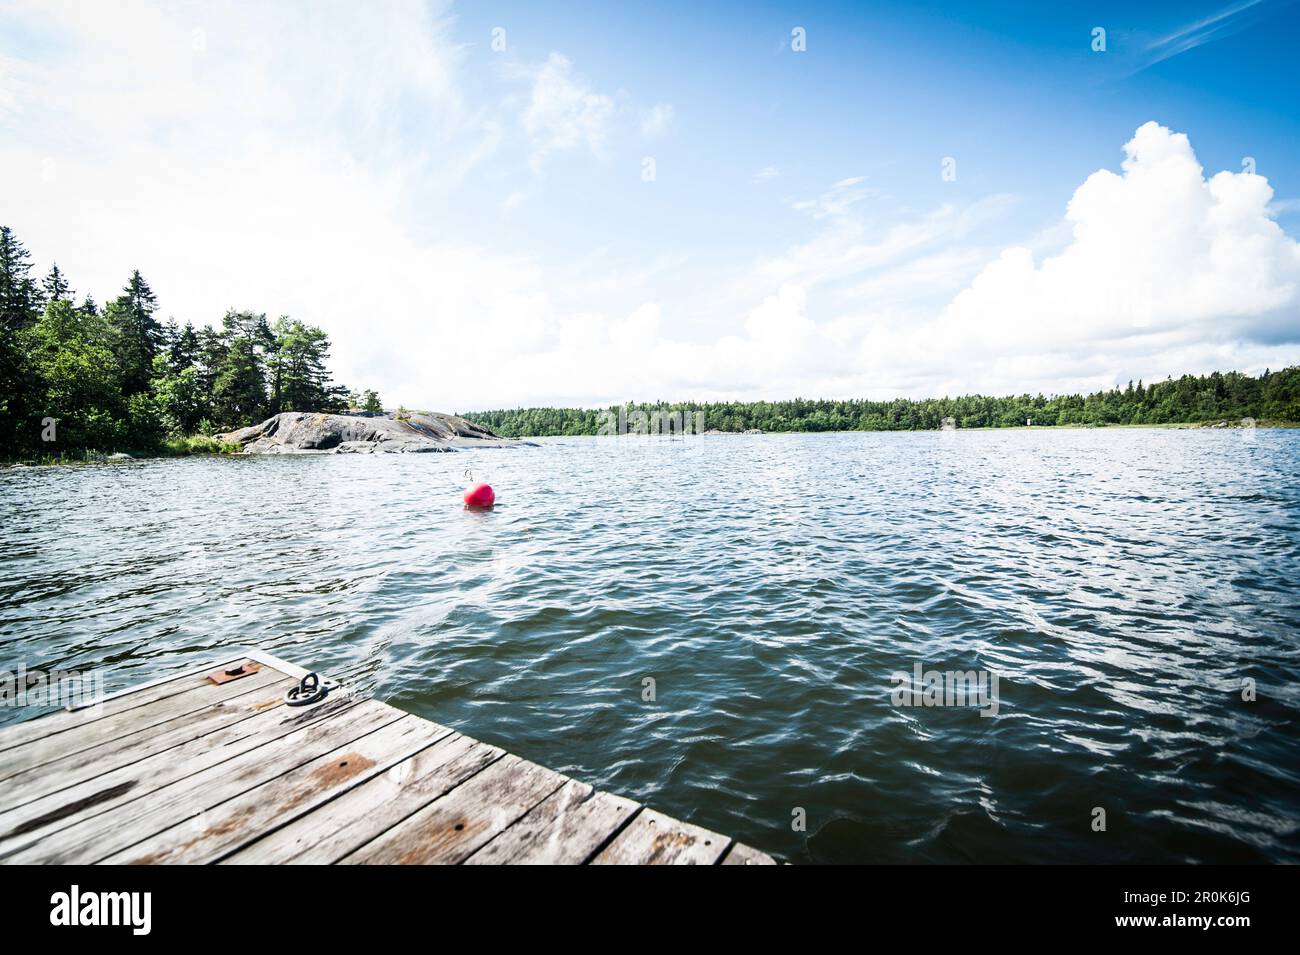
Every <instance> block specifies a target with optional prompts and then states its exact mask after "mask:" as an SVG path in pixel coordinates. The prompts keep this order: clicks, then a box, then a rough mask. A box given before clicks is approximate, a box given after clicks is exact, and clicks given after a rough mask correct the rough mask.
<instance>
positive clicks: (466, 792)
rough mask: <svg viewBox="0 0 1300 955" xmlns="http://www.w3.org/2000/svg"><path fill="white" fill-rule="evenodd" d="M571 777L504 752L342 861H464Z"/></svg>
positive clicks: (453, 862)
mask: <svg viewBox="0 0 1300 955" xmlns="http://www.w3.org/2000/svg"><path fill="white" fill-rule="evenodd" d="M565 781H566V780H565V778H564V777H563V776H561V775H560V774H559V773H556V772H553V771H551V770H549V769H546V768H545V767H542V766H538V765H537V764H536V763H530V762H528V761H527V760H523V759H520V758H519V757H518V756H504V757H502V758H501V759H499V760H497V761H496V762H495V763H493V764H492V765H491V766H489V767H487V769H485V770H483V771H482V772H481V773H478V774H477V775H476V776H474V777H472V778H471V779H470V780H469V781H468V782H466V783H463V784H462V785H460V786H457V787H456V788H455V789H453V790H452V791H451V792H449V793H447V795H445V796H443V797H442V798H440V799H436V800H434V801H433V802H432V803H430V804H429V805H427V806H425V807H424V808H423V809H421V810H420V811H419V812H417V813H415V814H414V815H413V816H411V817H409V818H408V819H405V820H404V821H402V822H400V823H398V824H397V825H396V826H394V827H393V828H391V829H389V830H388V831H387V832H385V833H384V834H383V835H381V836H379V837H378V838H377V839H375V840H373V841H372V842H369V843H367V844H366V845H364V846H362V847H361V848H360V849H358V850H356V851H355V852H353V853H351V854H349V855H348V856H346V857H345V858H344V859H343V860H342V861H343V862H345V863H348V864H375V863H382V864H401V865H430V864H452V865H455V864H458V863H460V862H463V861H465V859H467V858H468V857H469V856H470V855H472V854H473V853H474V851H475V850H476V849H478V848H479V847H480V846H482V845H483V844H484V843H486V842H487V841H488V840H489V839H491V838H492V837H493V836H495V835H496V834H497V833H499V832H501V831H502V830H503V829H506V828H507V827H509V826H511V825H513V824H514V822H515V820H517V819H518V818H519V817H520V816H522V815H524V813H526V812H528V810H530V809H532V808H533V807H534V806H535V805H537V804H538V803H539V802H541V801H542V800H543V799H545V798H546V797H547V796H549V795H550V794H551V793H553V792H555V790H557V789H559V788H560V786H562V785H563V784H564V783H565Z"/></svg>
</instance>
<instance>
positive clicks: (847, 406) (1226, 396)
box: [463, 367, 1300, 437]
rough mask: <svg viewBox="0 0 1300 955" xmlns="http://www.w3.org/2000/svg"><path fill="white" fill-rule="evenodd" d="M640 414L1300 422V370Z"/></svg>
mask: <svg viewBox="0 0 1300 955" xmlns="http://www.w3.org/2000/svg"><path fill="white" fill-rule="evenodd" d="M619 410H620V409H619V408H618V407H617V406H613V407H611V408H608V409H593V408H514V409H507V410H500V411H481V412H467V413H464V415H463V417H465V418H468V419H469V420H470V421H473V422H474V423H475V424H480V425H483V426H484V427H486V428H491V429H492V430H493V431H495V432H496V433H497V434H500V435H504V436H506V437H546V436H553V435H581V434H597V433H598V432H599V431H600V429H601V426H602V424H603V423H604V421H605V420H606V416H607V415H608V414H610V413H613V414H617V413H618V412H619ZM625 410H626V412H627V415H628V418H629V419H634V418H635V417H636V416H637V415H638V414H644V415H645V416H646V417H647V418H648V417H650V416H652V415H654V414H661V415H663V414H667V415H676V414H678V413H680V414H682V415H683V416H685V417H686V420H688V421H693V420H694V417H693V416H694V415H695V413H696V412H701V411H702V412H704V427H705V429H717V430H719V431H745V430H747V429H750V428H759V429H761V430H763V431H925V430H935V429H937V428H939V427H940V426H941V425H942V423H943V419H944V418H952V419H954V421H955V422H956V424H957V426H958V427H960V428H1012V427H1023V426H1024V425H1025V422H1026V421H1032V422H1033V424H1034V425H1086V426H1093V427H1096V426H1101V425H1108V424H1124V425H1127V424H1174V423H1196V422H1203V421H1220V420H1227V421H1235V420H1239V419H1241V418H1256V419H1258V420H1260V421H1265V420H1274V421H1300V367H1294V368H1287V369H1284V370H1282V371H1277V372H1268V371H1266V372H1264V374H1262V375H1260V376H1259V377H1258V378H1254V377H1251V376H1250V375H1244V374H1241V373H1239V372H1235V371H1231V372H1226V373H1221V372H1214V373H1213V374H1211V375H1203V376H1200V377H1197V376H1193V375H1184V376H1183V377H1181V378H1178V379H1176V380H1175V379H1172V378H1171V379H1169V380H1167V381H1163V382H1158V383H1156V384H1153V385H1149V386H1146V385H1143V384H1142V383H1141V382H1138V383H1137V385H1136V386H1134V385H1133V384H1131V383H1130V384H1129V386H1128V387H1127V388H1115V389H1112V390H1110V391H1099V392H1096V393H1095V394H1091V395H1053V396H1051V397H1044V396H1043V395H1019V396H1011V397H1005V398H992V397H986V396H984V395H966V396H963V397H960V398H926V399H923V400H919V401H917V400H912V399H909V398H896V399H893V400H892V401H866V400H860V399H849V400H844V401H812V400H807V399H803V398H796V399H794V400H791V401H723V402H708V403H703V404H701V403H696V402H676V403H669V402H662V401H661V402H656V403H653V404H644V403H631V402H629V403H628V404H627V405H626V406H625Z"/></svg>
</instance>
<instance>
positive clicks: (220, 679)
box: [208, 660, 262, 686]
mask: <svg viewBox="0 0 1300 955" xmlns="http://www.w3.org/2000/svg"><path fill="white" fill-rule="evenodd" d="M261 669H262V664H260V663H254V662H253V661H252V660H245V661H244V662H243V663H237V664H235V665H234V666H231V667H222V668H221V669H220V670H213V671H212V672H211V673H209V674H208V679H209V680H211V681H212V682H213V683H215V684H217V685H218V686H220V685H221V684H222V683H229V682H231V681H232V680H238V679H239V678H241V677H245V676H252V675H253V674H254V673H256V672H258V671H259V670H261Z"/></svg>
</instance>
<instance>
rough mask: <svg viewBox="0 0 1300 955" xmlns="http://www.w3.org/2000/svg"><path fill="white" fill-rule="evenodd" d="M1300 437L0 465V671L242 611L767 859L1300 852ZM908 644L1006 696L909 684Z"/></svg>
mask: <svg viewBox="0 0 1300 955" xmlns="http://www.w3.org/2000/svg"><path fill="white" fill-rule="evenodd" d="M1297 464H1300V432H1294V431H1259V432H1257V433H1254V434H1251V433H1246V434H1243V433H1242V432H1219V431H1208V430H1199V431H1168V430H1069V431H1064V430H1063V431H1015V432H1008V431H998V432H960V433H955V434H937V433H907V434H839V435H764V436H745V437H739V436H737V437H689V438H685V439H682V438H678V439H669V438H622V439H619V438H605V439H558V440H553V441H544V442H541V443H540V445H539V446H537V447H527V448H518V449H511V450H493V451H487V450H484V451H473V452H466V453H460V454H433V455H376V456H351V455H348V456H324V457H280V458H244V459H190V460H167V461H147V462H138V463H133V464H124V465H105V466H89V467H68V468H34V469H12V470H5V471H0V520H2V521H3V523H2V524H0V528H2V529H0V541H2V542H3V553H2V555H0V562H2V566H3V576H2V579H0V666H7V667H9V668H12V667H14V666H16V665H17V664H19V663H22V664H25V665H26V666H27V667H29V668H31V667H44V668H54V667H63V668H91V667H97V668H102V670H103V671H104V673H105V675H106V678H107V681H108V685H109V689H113V688H119V687H122V686H127V685H130V684H133V683H137V682H140V681H143V680H147V679H152V678H156V677H158V676H160V675H164V674H166V673H168V672H171V671H174V670H177V669H180V668H183V667H187V666H194V665H196V664H198V663H200V662H204V661H206V660H208V659H211V658H212V657H214V656H215V655H216V654H217V653H218V650H219V649H220V648H227V647H231V646H235V645H240V646H257V647H261V648H263V649H265V650H268V651H270V652H272V653H275V654H278V655H280V656H283V657H285V658H287V659H290V660H293V661H295V662H298V663H301V664H303V665H306V666H310V667H313V668H316V669H319V670H322V671H325V672H328V673H330V674H333V675H346V676H348V677H349V678H350V679H352V680H354V681H358V682H360V683H361V684H362V685H364V686H365V687H367V688H369V689H371V690H372V691H373V692H374V694H375V695H376V696H377V697H379V698H380V699H384V700H388V701H390V702H392V703H394V704H396V705H397V706H400V707H402V708H405V709H408V710H411V711H413V712H416V713H419V714H420V715H422V716H426V717H428V718H430V719H434V720H437V721H439V722H441V723H444V724H448V725H451V726H454V727H456V728H458V729H460V730H462V731H464V732H466V733H468V734H470V735H473V736H476V737H478V738H481V739H484V740H487V741H490V742H492V743H496V744H498V745H500V746H503V747H505V748H507V749H509V750H510V751H512V752H515V753H518V754H519V755H522V756H525V757H527V758H529V759H532V760H534V761H537V762H540V763H542V764H544V765H547V766H550V767H551V768H553V769H557V770H560V771H562V772H566V773H569V774H571V775H573V776H576V777H578V778H579V779H582V780H584V781H586V782H589V783H592V784H593V785H596V786H598V787H601V788H605V789H609V790H612V791H614V792H617V793H621V794H624V795H627V796H630V797H632V798H635V799H638V800H642V801H645V802H648V803H650V804H651V805H653V806H655V807H656V808H658V809H661V810H663V811H665V812H668V813H669V814H672V815H676V816H679V817H682V818H685V819H689V820H692V821H694V822H697V823H700V824H702V825H706V826H709V827H711V828H714V829H717V830H720V831H722V832H725V833H728V834H730V835H734V836H736V837H738V838H740V839H742V840H744V841H746V842H749V843H751V844H753V845H755V846H758V847H760V848H763V849H766V850H768V851H770V852H773V853H774V854H776V855H778V856H780V857H782V858H785V859H788V860H791V861H891V862H892V861H942V862H954V861H987V862H1004V861H1169V862H1176V861H1185V860H1196V861H1281V860H1286V861H1292V862H1295V861H1300V835H1298V833H1297V818H1298V817H1300V733H1297V716H1298V715H1300V691H1297V681H1300V646H1298V643H1300V597H1298V596H1297V580H1298V579H1300V484H1298V483H1297V481H1296V470H1297ZM466 466H472V467H473V468H474V471H475V477H476V479H486V480H488V481H490V482H491V483H492V484H494V485H495V486H496V488H497V491H498V501H499V503H498V506H497V508H496V510H495V511H492V512H490V513H474V512H467V511H464V510H462V509H461V507H460V499H459V495H460V490H461V488H462V486H463V483H464V480H463V477H462V471H463V469H464V468H465V467H466ZM918 661H919V662H921V663H922V665H923V666H924V667H925V668H926V669H936V670H962V671H966V670H987V671H991V672H994V673H997V674H998V676H999V687H998V688H999V699H998V703H999V706H998V711H999V712H998V716H997V717H995V718H986V717H981V716H980V712H979V710H978V709H976V708H974V707H971V706H965V707H962V706H952V707H930V708H927V707H901V706H897V705H894V703H893V702H892V701H891V690H892V689H893V688H894V684H893V683H891V679H890V677H891V674H893V673H895V672H896V671H911V670H912V669H913V666H914V664H916V663H917V662H918ZM646 677H651V678H653V679H654V681H655V691H656V692H655V696H656V699H655V700H654V701H653V702H647V701H645V700H643V699H642V696H643V686H644V684H643V681H644V680H645V678H646ZM1245 678H1250V679H1253V680H1255V681H1256V682H1257V686H1258V690H1257V693H1258V698H1257V699H1256V700H1255V701H1254V702H1246V701H1244V700H1243V699H1242V683H1243V679H1245ZM27 715H30V713H28V712H25V711H22V710H16V709H5V708H0V721H7V720H13V719H18V718H22V717H25V716H27ZM1094 807H1102V808H1104V809H1105V810H1106V813H1107V830H1106V831H1105V832H1094V831H1093V830H1092V826H1091V824H1092V821H1093V818H1094V817H1093V809H1094ZM796 809H803V810H804V811H805V812H806V818H807V831H806V832H798V831H794V829H793V828H792V821H793V819H794V815H795V810H796Z"/></svg>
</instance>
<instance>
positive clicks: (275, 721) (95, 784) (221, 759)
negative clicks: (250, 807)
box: [0, 697, 382, 859]
mask: <svg viewBox="0 0 1300 955" xmlns="http://www.w3.org/2000/svg"><path fill="white" fill-rule="evenodd" d="M355 705H361V703H360V701H357V700H354V699H349V698H347V697H337V698H334V697H332V698H330V699H329V700H327V701H325V702H324V703H321V704H318V705H316V706H310V707H305V708H303V709H301V710H298V709H293V708H291V707H287V706H285V705H284V704H280V705H279V706H277V707H275V708H274V709H271V710H268V711H267V712H265V713H260V714H258V715H257V716H253V717H250V718H249V719H246V720H241V721H240V722H238V723H234V724H232V725H229V726H224V727H222V728H220V729H218V730H216V731H214V732H213V733H210V734H209V735H207V736H204V737H202V738H200V739H197V740H193V741H191V742H189V743H186V744H184V745H182V746H178V747H176V748H175V749H172V750H169V751H167V752H163V753H158V754H156V755H154V756H150V757H148V758H146V759H142V760H140V761H139V762H135V763H132V764H131V765H129V766H123V767H121V768H120V769H115V770H113V771H111V772H108V773H105V774H103V775H102V776H98V777H96V778H94V779H90V780H87V781H86V782H83V783H79V784H77V785H76V786H71V787H69V788H67V789H64V790H60V791H59V792H57V793H53V794H50V795H48V796H47V797H44V798H41V799H37V800H33V801H31V802H27V803H24V804H23V805H21V806H19V807H17V808H15V809H10V810H6V811H4V812H0V859H3V858H4V857H5V856H6V855H9V854H11V853H12V852H14V851H16V850H18V849H21V848H23V847H25V846H27V845H28V844H30V843H31V842H32V841H33V840H34V839H40V838H44V837H45V836H46V835H48V834H49V833H51V832H54V831H57V830H59V829H63V828H66V827H67V826H70V825H72V824H73V823H75V822H78V821H79V820H81V819H83V818H86V817H87V816H91V815H98V814H100V813H104V812H109V811H110V810H113V809H115V808H116V807H118V806H120V805H122V804H123V803H125V802H129V801H131V800H133V799H136V798H139V797H140V796H142V795H144V794H145V793H148V792H152V791H153V790H155V789H159V788H161V787H163V786H165V785H167V784H168V783H171V782H175V781H176V780H178V779H184V778H185V777H187V776H192V775H194V774H195V773H198V772H200V771H201V770H204V769H206V768H208V767H209V766H215V765H217V764H219V763H225V762H227V761H229V760H232V759H235V758H236V757H238V756H240V755H242V754H243V753H247V752H249V751H250V750H254V749H256V748H257V747H259V746H261V745H263V744H264V743H267V742H269V741H271V740H273V739H278V738H279V737H281V736H285V735H287V734H289V733H292V732H293V731H294V730H297V729H301V728H302V727H303V726H306V725H307V724H309V723H314V722H316V721H317V720H320V719H324V718H326V717H327V716H329V715H331V714H333V713H336V712H337V711H338V710H340V709H343V708H345V707H351V706H355ZM374 705H375V706H382V704H379V703H376V704H374Z"/></svg>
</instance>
